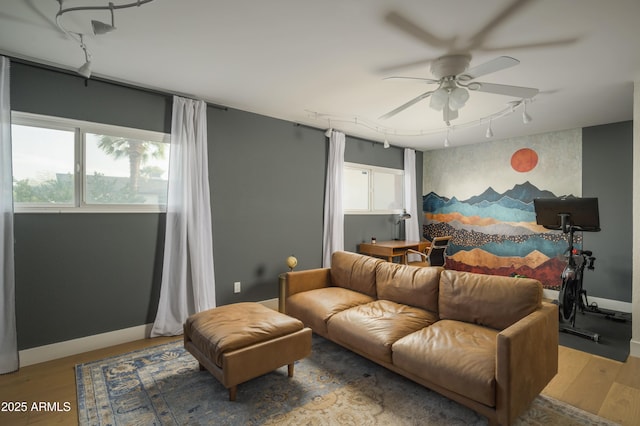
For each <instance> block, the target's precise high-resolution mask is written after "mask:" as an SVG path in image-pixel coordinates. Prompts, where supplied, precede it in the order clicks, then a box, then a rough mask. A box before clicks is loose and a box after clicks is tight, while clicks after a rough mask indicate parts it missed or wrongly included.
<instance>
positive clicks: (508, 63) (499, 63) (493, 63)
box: [463, 56, 520, 79]
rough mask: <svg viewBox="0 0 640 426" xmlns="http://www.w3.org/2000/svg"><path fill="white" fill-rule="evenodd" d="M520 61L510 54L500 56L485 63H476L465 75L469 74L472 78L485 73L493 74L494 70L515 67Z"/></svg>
mask: <svg viewBox="0 0 640 426" xmlns="http://www.w3.org/2000/svg"><path fill="white" fill-rule="evenodd" d="M519 63H520V61H519V60H517V59H515V58H512V57H510V56H499V57H497V58H495V59H492V60H490V61H488V62H485V63H484V64H480V65H476V66H475V67H473V68H470V69H469V70H468V71H467V72H465V73H464V74H463V75H468V76H469V77H471V78H472V79H474V78H478V77H482V76H483V75H487V74H491V73H492V72H496V71H501V70H504V69H507V68H511V67H514V66H516V65H518V64H519Z"/></svg>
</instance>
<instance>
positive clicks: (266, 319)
mask: <svg viewBox="0 0 640 426" xmlns="http://www.w3.org/2000/svg"><path fill="white" fill-rule="evenodd" d="M184 347H185V349H186V350H187V351H189V352H190V353H191V354H192V355H193V356H194V357H195V358H196V359H197V360H198V362H199V363H200V370H204V369H207V370H208V371H209V372H210V373H211V374H213V376H214V377H215V378H216V379H218V380H219V381H220V383H222V385H223V386H224V387H225V388H227V389H229V400H230V401H235V399H236V393H237V389H238V384H240V383H243V382H246V381H247V380H250V379H253V378H256V377H258V376H261V375H263V374H266V373H268V372H270V371H273V370H275V369H277V368H279V367H282V366H283V365H287V366H288V374H289V377H292V376H293V364H294V362H295V361H297V360H299V359H302V358H304V357H306V356H308V355H309V354H310V353H311V329H310V328H306V327H304V325H303V323H302V322H301V321H299V320H297V319H295V318H292V317H289V316H287V315H285V314H281V313H279V312H277V311H274V310H273V309H269V308H267V307H265V306H263V305H261V304H259V303H253V302H243V303H234V304H231V305H224V306H220V307H217V308H213V309H209V310H207V311H203V312H199V313H197V314H194V315H191V316H190V317H189V318H187V320H186V322H185V324H184Z"/></svg>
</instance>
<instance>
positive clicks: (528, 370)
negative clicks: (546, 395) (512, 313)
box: [496, 302, 558, 425]
mask: <svg viewBox="0 0 640 426" xmlns="http://www.w3.org/2000/svg"><path fill="white" fill-rule="evenodd" d="M496 343H497V357H496V387H497V389H496V392H497V394H496V398H497V399H496V410H497V412H498V423H499V424H507V425H508V424H512V423H513V421H514V420H515V419H516V418H517V416H519V415H520V414H522V412H523V411H524V410H526V408H527V407H528V406H529V404H531V402H532V401H533V400H534V399H535V398H536V397H537V396H538V394H539V393H540V392H541V391H542V389H544V387H545V386H546V385H547V384H548V383H549V382H550V381H551V379H552V378H553V377H554V376H555V375H556V374H557V373H558V306H557V305H554V304H551V303H546V302H543V303H542V307H541V308H540V309H537V310H536V311H534V312H532V313H531V314H529V315H527V316H526V317H524V318H522V319H521V320H520V321H518V322H516V323H514V324H513V325H511V326H510V327H508V328H506V329H504V330H502V331H501V332H500V333H499V334H498V337H497V342H496Z"/></svg>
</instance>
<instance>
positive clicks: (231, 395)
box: [229, 385, 238, 401]
mask: <svg viewBox="0 0 640 426" xmlns="http://www.w3.org/2000/svg"><path fill="white" fill-rule="evenodd" d="M237 393H238V386H237V385H236V386H231V387H230V388H229V401H235V400H236V394H237Z"/></svg>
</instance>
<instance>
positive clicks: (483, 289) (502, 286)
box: [438, 270, 542, 330]
mask: <svg viewBox="0 0 640 426" xmlns="http://www.w3.org/2000/svg"><path fill="white" fill-rule="evenodd" d="M541 306H542V284H541V283H540V282H539V281H537V280H534V279H531V278H512V277H501V276H496V275H483V274H474V273H470V272H460V271H453V270H445V271H443V272H442V274H440V295H439V302H438V308H439V314H440V319H452V320H459V321H465V322H470V323H474V324H480V325H484V326H487V327H491V328H495V329H496V330H503V329H505V328H507V327H509V326H510V325H511V324H513V323H515V322H517V321H518V320H520V319H522V318H524V317H525V316H527V315H529V314H530V313H531V312H533V311H535V310H536V309H538V308H540V307H541Z"/></svg>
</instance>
